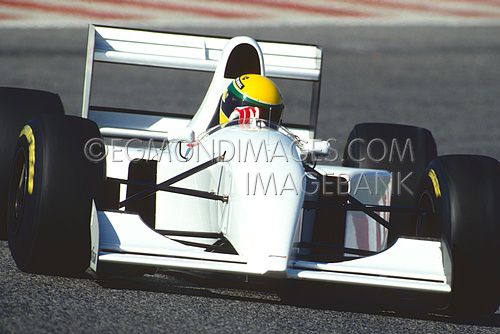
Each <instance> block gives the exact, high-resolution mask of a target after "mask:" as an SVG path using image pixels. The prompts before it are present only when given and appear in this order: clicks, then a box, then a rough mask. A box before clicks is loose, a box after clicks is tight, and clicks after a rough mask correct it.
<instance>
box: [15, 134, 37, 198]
mask: <svg viewBox="0 0 500 334" xmlns="http://www.w3.org/2000/svg"><path fill="white" fill-rule="evenodd" d="M22 136H25V137H26V141H27V142H28V194H30V195H31V194H33V187H34V183H35V181H34V180H35V135H34V134H33V129H32V128H31V126H29V125H25V126H24V128H23V129H22V130H21V133H20V134H19V138H21V137H22Z"/></svg>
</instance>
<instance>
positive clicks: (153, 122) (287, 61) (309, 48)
mask: <svg viewBox="0 0 500 334" xmlns="http://www.w3.org/2000/svg"><path fill="white" fill-rule="evenodd" d="M229 41H230V39H228V38H220V37H209V36H197V35H184V34H177V33H164V32H155V31H146V30H133V29H125V28H116V27H107V26H95V25H90V26H89V34H88V45H87V59H86V68H85V80H84V92H83V105H82V112H81V115H82V117H85V118H89V119H92V120H94V121H96V122H97V124H98V125H99V127H100V128H101V132H102V133H103V135H104V136H106V135H110V136H119V134H120V133H125V132H126V131H122V130H135V132H134V133H135V134H138V133H140V132H137V131H146V132H147V131H160V132H162V131H166V132H168V129H169V125H168V124H167V123H171V124H170V126H176V127H179V126H183V125H186V126H187V125H188V124H189V119H186V116H185V115H176V114H166V113H164V114H161V113H153V112H148V111H142V110H125V109H118V108H113V107H112V106H107V107H97V106H92V105H91V94H92V73H93V66H94V63H96V62H104V63H116V64H129V65H140V66H152V67H160V68H172V69H186V70H197V71H206V72H216V69H217V68H218V66H220V63H221V61H222V60H223V58H224V57H223V55H224V52H225V47H226V46H227V45H228V43H229ZM257 43H258V47H260V50H261V52H262V58H263V68H264V70H265V74H266V75H267V76H269V77H274V78H284V79H292V80H305V81H309V82H311V83H312V92H311V104H310V116H309V123H308V124H295V125H289V126H290V127H291V128H292V129H293V130H296V131H301V132H302V133H301V134H298V133H297V134H298V135H299V136H301V137H309V138H313V137H314V135H315V132H316V128H317V120H318V107H319V95H320V85H321V65H322V51H321V49H320V48H319V47H317V46H314V45H302V44H287V43H280V42H266V41H262V42H257ZM260 50H259V51H260ZM226 74H227V71H226ZM242 74H243V73H242ZM224 79H227V80H230V79H232V78H230V77H228V76H227V75H225V76H224ZM214 81H215V78H214ZM214 81H212V85H214ZM224 85H226V86H227V83H224ZM209 90H210V89H209ZM216 93H217V94H219V96H220V93H219V92H216ZM217 94H215V95H217ZM208 95H209V94H208V92H207V96H208ZM212 95H214V94H212ZM206 99H207V97H206V98H205V100H206ZM203 104H206V101H203ZM200 109H201V108H200ZM198 112H200V110H198ZM146 118H147V120H146ZM165 118H167V119H171V120H175V122H166V119H165ZM293 130H292V131H293ZM128 133H130V131H129V132H128ZM145 135H146V133H145Z"/></svg>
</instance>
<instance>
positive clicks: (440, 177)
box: [418, 155, 500, 316]
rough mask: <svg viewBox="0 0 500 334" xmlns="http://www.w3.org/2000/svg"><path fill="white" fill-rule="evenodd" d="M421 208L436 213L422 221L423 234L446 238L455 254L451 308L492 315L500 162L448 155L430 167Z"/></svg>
mask: <svg viewBox="0 0 500 334" xmlns="http://www.w3.org/2000/svg"><path fill="white" fill-rule="evenodd" d="M419 207H420V208H422V209H426V210H429V211H431V212H432V214H431V215H430V216H429V217H427V218H425V219H422V220H421V221H420V222H419V224H418V234H419V236H423V237H434V238H442V239H444V240H445V241H446V242H447V244H448V246H449V248H450V250H451V255H452V263H453V264H452V267H453V272H452V280H453V281H452V293H451V298H450V303H449V307H448V311H449V312H450V313H453V314H456V315H467V316H471V315H472V316H473V315H487V314H493V313H495V311H496V310H497V308H498V305H499V302H500V286H499V282H500V265H499V262H498V261H499V258H500V242H499V240H500V220H499V217H500V209H499V208H500V164H499V162H498V161H497V160H495V159H493V158H489V157H485V156H474V155H448V156H441V157H438V158H436V159H434V160H433V161H432V162H431V163H430V164H429V167H428V169H427V171H426V174H425V178H424V180H423V184H422V189H421V191H420V196H419Z"/></svg>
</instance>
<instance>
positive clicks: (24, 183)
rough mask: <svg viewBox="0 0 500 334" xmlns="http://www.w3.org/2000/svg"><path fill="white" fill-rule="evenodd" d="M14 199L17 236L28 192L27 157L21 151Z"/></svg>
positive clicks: (15, 173)
mask: <svg viewBox="0 0 500 334" xmlns="http://www.w3.org/2000/svg"><path fill="white" fill-rule="evenodd" d="M14 182H15V183H14V187H15V188H14V191H15V193H14V197H13V203H12V214H13V217H14V219H13V222H14V224H13V226H12V227H13V232H14V234H17V232H18V231H19V227H20V225H21V221H22V217H23V213H24V204H25V200H26V194H27V192H28V165H27V163H26V155H25V154H24V151H23V150H20V151H19V152H18V154H17V156H16V160H15V164H14Z"/></svg>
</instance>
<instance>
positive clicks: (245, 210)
mask: <svg viewBox="0 0 500 334" xmlns="http://www.w3.org/2000/svg"><path fill="white" fill-rule="evenodd" d="M95 62H107V63H118V64H129V65H141V66H154V67H159V68H174V69H185V70H197V71H208V72H213V73H214V74H213V79H212V81H211V84H210V87H209V88H208V90H207V93H206V95H205V98H204V100H203V102H202V103H201V105H200V107H199V108H198V110H197V111H196V113H195V114H194V116H193V117H186V116H185V115H177V114H168V113H161V114H160V113H152V112H148V111H141V110H126V109H119V108H112V107H100V106H92V105H91V91H92V73H93V67H94V64H95ZM321 66H322V50H321V49H320V48H319V47H317V46H314V45H301V44H286V43H278V42H257V41H255V40H253V39H251V38H249V37H235V38H232V39H225V38H219V37H207V36H194V35H182V34H172V33H162V32H153V31H144V30H130V29H122V28H113V27H104V26H90V29H89V39H88V50H87V63H86V72H85V86H84V96H83V108H82V113H81V116H82V117H85V118H89V119H91V120H93V121H95V122H96V123H97V124H98V126H99V128H100V131H101V133H102V136H103V137H104V138H105V139H109V138H119V139H124V140H127V139H132V138H135V139H137V138H139V139H144V140H153V141H154V142H156V143H158V142H162V143H166V145H165V146H163V147H162V150H161V152H162V153H163V154H165V155H161V154H160V155H159V154H158V152H157V151H155V154H153V156H154V157H153V158H151V161H146V162H145V161H143V166H146V167H144V168H143V170H142V171H143V172H144V171H147V172H145V173H146V174H148V176H147V177H146V178H147V179H149V180H150V181H151V182H150V184H149V185H147V186H144V184H141V180H139V179H137V178H135V177H132V175H133V174H134V173H131V170H132V168H135V167H133V166H131V165H133V164H134V162H132V163H130V159H128V156H127V157H126V156H125V150H116V148H114V150H115V151H121V154H122V156H121V157H120V156H119V154H118V156H117V155H116V154H115V155H113V156H111V155H109V154H108V156H107V160H106V174H107V178H108V181H107V182H108V184H113V187H114V189H116V191H115V194H114V196H115V197H116V199H115V202H116V203H115V205H114V207H113V208H106V207H104V208H102V207H101V208H99V209H98V208H97V207H96V205H93V208H92V218H91V222H90V224H91V243H92V245H91V247H92V257H91V263H90V267H91V269H92V270H94V271H97V272H98V271H99V265H100V264H102V263H118V264H123V265H130V266H150V267H157V268H167V269H181V270H197V271H200V270H206V271H214V272H224V273H234V274H243V275H258V276H264V277H271V278H289V279H297V280H311V281H324V282H336V283H347V284H358V285H365V286H376V287H388V288H397V289H408V290H413V291H422V292H424V291H425V292H433V293H440V294H441V293H443V294H446V293H449V292H450V291H451V279H452V277H451V272H452V270H451V269H452V268H451V261H450V255H449V251H448V248H447V245H446V243H445V242H443V241H441V240H437V239H436V240H432V239H428V240H424V239H417V238H406V237H399V238H397V239H396V240H395V241H394V242H391V243H388V240H387V238H388V228H390V224H389V222H388V220H389V215H390V212H391V211H392V210H394V209H393V208H391V207H390V198H391V186H390V184H391V182H392V180H391V174H390V173H388V172H386V171H382V170H368V169H358V168H346V167H338V166H332V165H327V164H321V163H317V164H315V165H312V164H308V163H307V161H304V156H306V157H307V156H310V155H311V154H315V153H317V154H322V153H324V152H323V151H324V147H327V145H326V146H325V143H324V142H321V141H317V140H316V139H315V135H316V127H317V119H318V106H319V91H320V82H321V70H322V68H321ZM245 73H258V74H262V75H266V76H269V77H271V78H284V79H290V80H302V81H307V82H310V83H311V85H312V94H311V108H310V110H309V114H310V117H309V123H308V124H301V125H292V124H284V126H274V125H271V124H268V125H266V126H260V127H257V128H255V127H254V128H249V127H246V128H245V127H242V126H237V125H235V126H225V127H221V126H218V125H217V124H216V123H217V122H214V119H215V120H216V116H215V115H218V104H219V101H220V96H221V94H222V93H223V91H224V90H225V89H226V87H227V85H228V84H229V82H230V81H231V80H233V79H234V78H236V77H238V76H239V75H242V74H245ZM285 96H286V94H285ZM214 117H215V118H214ZM107 143H108V145H109V142H107ZM214 143H215V144H214ZM113 145H116V143H115V144H113ZM315 145H317V146H318V147H320V148H319V149H318V148H317V147H316V148H315V147H314V146H315ZM321 147H322V148H321ZM108 149H111V147H108ZM148 149H149V150H152V148H151V147H149V148H148ZM154 149H155V150H156V147H155V148H154ZM260 149H261V150H260ZM141 150H142V151H141ZM143 150H144V148H137V149H136V151H137V152H136V153H137V156H140V157H142V156H143V155H144V154H143V153H144V152H143ZM130 152H132V154H130ZM256 152H257V153H256ZM259 152H260V153H259ZM126 153H127V155H133V154H134V149H130V148H128V150H127V152H126ZM160 157H161V158H160ZM139 165H140V164H139ZM142 181H143V180H142ZM325 182H326V183H325ZM361 182H363V185H364V187H360V183H361ZM377 185H378V186H377ZM380 185H384V186H380ZM133 187H136V191H131V190H130V189H131V188H133ZM137 187H139V188H137ZM361 188H363V189H361ZM137 189H139V190H137ZM327 189H336V191H331V196H325V190H327ZM373 189H377V190H376V191H373ZM340 190H342V191H340ZM340 193H342V194H340ZM134 200H136V201H137V200H142V201H149V202H148V203H149V204H150V205H151V206H150V207H152V208H153V209H149V210H150V212H147V210H146V211H144V212H143V214H140V213H137V212H132V210H129V207H130V205H131V204H132V203H133V202H134ZM111 206H113V205H111ZM151 210H152V211H151Z"/></svg>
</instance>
